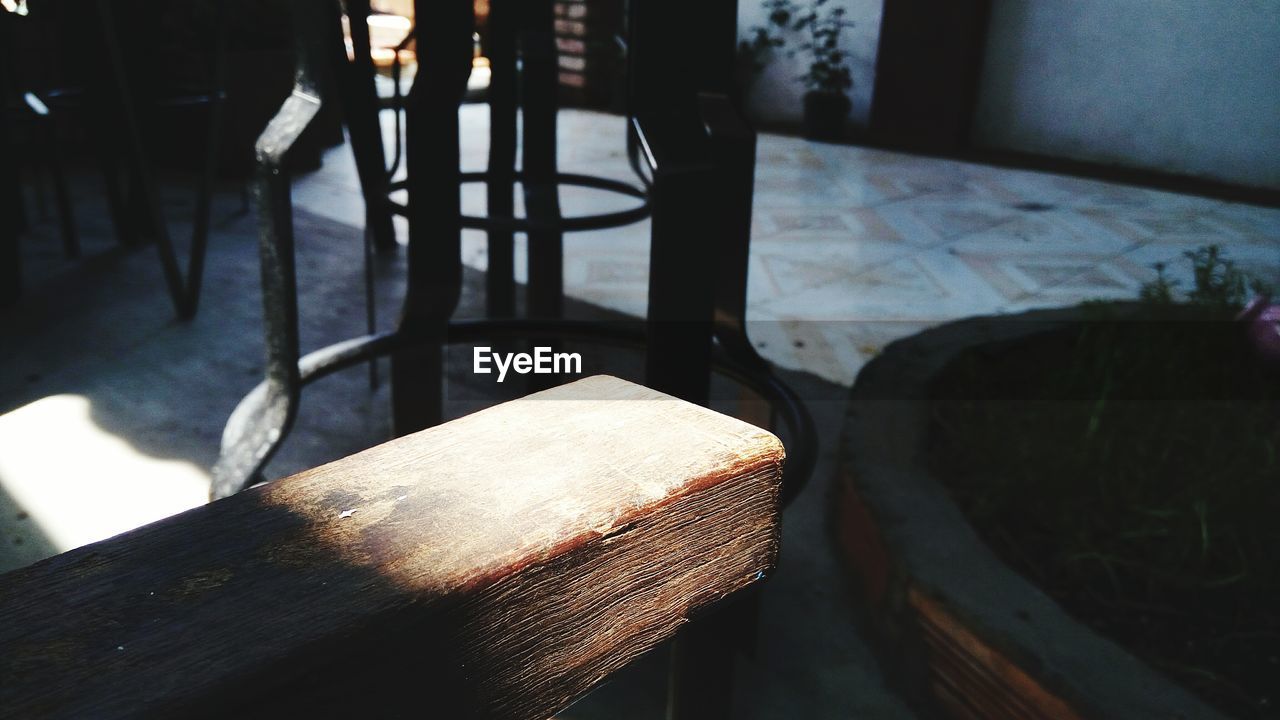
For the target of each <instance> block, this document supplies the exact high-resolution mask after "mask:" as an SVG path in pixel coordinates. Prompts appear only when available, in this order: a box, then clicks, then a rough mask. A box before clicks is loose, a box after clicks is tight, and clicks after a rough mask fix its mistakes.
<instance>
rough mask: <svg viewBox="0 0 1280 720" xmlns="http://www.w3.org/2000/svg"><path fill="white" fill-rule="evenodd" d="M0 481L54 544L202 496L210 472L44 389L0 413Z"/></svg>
mask: <svg viewBox="0 0 1280 720" xmlns="http://www.w3.org/2000/svg"><path fill="white" fill-rule="evenodd" d="M0 483H2V484H3V486H4V489H5V490H7V491H8V492H9V494H10V495H11V496H12V497H13V499H14V501H15V502H16V503H17V504H18V505H19V506H20V507H21V508H22V509H23V510H25V511H26V512H27V513H28V514H29V515H30V519H31V521H32V522H34V523H36V524H37V525H38V527H39V528H40V529H41V530H42V531H43V532H44V534H45V535H46V536H47V537H48V538H49V541H50V542H51V543H52V544H53V545H54V546H55V547H56V548H57V549H58V550H59V551H65V550H70V549H71V548H74V547H79V546H81V545H85V544H87V543H91V542H95V541H97V540H102V539H104V538H108V537H111V536H112V535H117V534H119V533H122V532H125V531H126V530H132V529H133V528H136V527H138V526H140V525H145V524H146V523H149V522H153V521H155V520H159V519H161V518H164V517H168V516H169V515H172V514H174V513H177V512H181V511H183V510H187V509H189V508H193V507H195V506H197V505H202V504H204V503H205V502H206V501H207V499H208V493H209V474H208V472H206V471H205V470H204V469H203V468H201V467H199V466H197V465H195V464H194V463H191V462H187V461H184V460H163V459H158V458H154V457H150V456H148V455H146V454H144V453H142V452H139V451H138V450H136V449H134V448H133V446H131V445H130V444H129V443H128V442H127V441H125V440H123V439H121V438H119V437H116V436H115V435H112V434H111V433H109V432H106V431H105V430H103V429H102V428H101V427H99V426H98V425H97V423H95V422H94V420H93V418H92V415H91V412H90V403H89V399H88V398H85V397H83V396H81V395H51V396H49V397H45V398H41V399H40V400H37V401H35V402H33V403H31V404H29V405H24V406H23V407H20V408H18V409H16V410H13V411H12V412H9V413H6V414H4V415H0Z"/></svg>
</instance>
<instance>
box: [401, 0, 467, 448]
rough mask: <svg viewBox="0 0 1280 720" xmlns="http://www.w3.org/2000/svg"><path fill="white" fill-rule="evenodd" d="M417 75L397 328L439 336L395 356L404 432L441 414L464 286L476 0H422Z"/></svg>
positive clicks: (410, 115) (410, 108)
mask: <svg viewBox="0 0 1280 720" xmlns="http://www.w3.org/2000/svg"><path fill="white" fill-rule="evenodd" d="M416 12H417V16H418V17H421V18H426V17H430V18H431V20H432V22H431V23H429V24H422V25H419V26H418V68H419V71H418V75H417V77H416V78H415V79H414V83H413V89H412V90H411V91H410V92H409V98H408V102H407V103H406V107H405V121H406V137H405V150H406V161H407V163H408V164H407V171H408V190H409V202H408V206H409V247H408V252H407V261H408V269H407V275H408V277H407V287H406V291H405V300H404V310H403V312H402V314H401V319H400V326H399V329H398V332H400V333H409V334H412V335H413V336H414V337H424V338H428V339H431V338H438V341H437V342H426V343H423V344H422V345H421V346H420V347H417V348H415V349H413V350H407V351H402V352H398V353H396V354H394V355H393V356H392V358H391V409H392V427H393V428H394V432H395V434H396V435H404V434H407V433H410V432H414V431H416V430H420V429H422V428H424V427H430V426H432V425H436V424H438V423H439V422H440V421H441V419H442V416H443V409H442V402H443V397H442V387H443V380H444V365H443V357H442V347H443V342H444V339H445V337H444V335H445V330H446V329H447V326H448V322H449V317H450V316H452V315H453V311H454V310H455V309H456V308H457V305H458V299H459V297H460V295H461V292H462V250H461V247H462V246H461V243H462V205H461V188H460V184H459V183H460V179H461V177H460V172H461V171H460V168H459V161H460V157H459V148H458V107H459V106H460V105H461V104H462V98H463V95H464V94H465V93H466V89H467V78H468V77H469V76H470V74H471V54H472V51H471V33H472V29H473V27H474V26H475V8H474V5H473V3H472V0H447V1H445V0H436V1H434V2H429V1H428V0H418V1H417V2H416Z"/></svg>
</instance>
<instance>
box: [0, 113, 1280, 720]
mask: <svg viewBox="0 0 1280 720" xmlns="http://www.w3.org/2000/svg"><path fill="white" fill-rule="evenodd" d="M462 113H463V118H462V120H463V121H462V127H463V129H464V152H463V162H464V165H465V166H466V167H467V169H480V168H482V167H483V166H484V162H485V155H486V143H485V136H486V134H487V116H486V112H485V108H484V107H483V106H479V105H468V106H465V107H464V108H463V110H462ZM622 131H623V122H622V120H621V119H620V118H617V117H614V116H609V115H602V114H596V113H588V112H565V113H563V114H562V116H561V122H560V134H561V138H562V143H561V145H560V154H561V161H562V169H563V170H565V171H578V172H590V173H593V174H599V175H605V176H610V177H616V178H619V179H629V178H630V170H629V168H628V166H627V163H626V161H625V158H624V155H623V142H622ZM92 180H93V179H92V178H90V182H89V185H87V187H91V188H95V189H94V190H90V191H87V197H84V198H82V199H78V200H77V202H78V203H79V205H78V207H79V208H80V211H79V213H78V214H79V220H80V222H81V223H82V224H81V230H82V233H81V234H82V238H83V240H84V242H85V245H86V257H85V258H84V259H82V260H79V261H75V262H68V261H66V260H64V259H62V258H61V256H60V254H59V252H58V249H57V248H58V244H57V233H56V227H55V226H54V224H53V223H52V222H46V223H44V224H42V225H41V226H39V227H37V228H35V229H34V231H33V237H31V238H29V242H27V244H26V250H27V253H28V256H29V259H31V260H33V262H32V263H31V265H30V266H29V267H28V268H27V269H28V270H29V271H30V272H29V273H28V279H29V281H30V283H29V284H30V286H31V287H30V288H29V291H28V295H27V297H26V298H24V301H23V303H22V304H21V305H19V306H18V307H16V308H13V309H10V310H6V311H0V570H2V569H7V568H11V567H16V566H20V565H22V564H25V563H29V562H33V561H35V560H36V559H38V558H40V557H43V556H46V555H49V554H52V553H54V552H57V551H60V550H65V549H68V548H70V547H73V546H75V545H78V544H82V543H84V542H88V541H91V540H94V539H98V538H101V537H106V536H109V535H111V534H114V533H116V532H120V531H123V530H126V529H128V528H130V527H133V526H136V525H138V524H140V523H143V522H146V521H149V520H151V519H155V518H157V517H161V516H163V515H165V514H168V513H171V512H174V511H175V510H179V509H182V508H185V507H190V506H192V505H195V504H199V503H200V502H202V501H203V498H204V497H205V488H206V486H207V482H208V468H209V466H210V465H211V464H212V462H213V460H214V458H215V457H216V453H217V447H218V434H219V433H220V431H221V428H222V426H223V423H224V422H225V420H226V417H227V415H228V414H229V413H230V411H231V409H232V407H233V406H234V404H235V402H236V400H237V398H238V397H239V396H240V394H242V393H244V392H247V391H248V390H249V388H251V387H252V385H253V384H254V383H255V382H257V380H258V378H260V377H261V373H262V367H261V362H262V360H261V357H262V350H261V346H260V343H261V338H260V335H259V332H260V331H259V328H260V326H261V314H260V309H259V300H258V296H257V287H256V283H257V280H256V273H257V269H256V266H255V265H256V249H255V241H254V238H253V229H252V228H253V219H252V218H251V217H249V216H246V215H241V214H238V198H237V197H236V195H235V193H234V188H227V189H224V192H221V193H220V194H219V195H218V196H217V198H216V202H215V207H214V217H215V229H214V236H213V239H212V242H211V245H210V259H209V264H208V276H207V278H206V287H205V295H204V299H203V306H202V308H201V312H200V315H199V316H197V318H196V319H195V320H193V321H192V322H190V323H180V322H176V321H174V320H173V316H172V311H171V309H170V307H169V306H168V304H167V302H166V298H165V297H164V295H163V291H162V290H161V287H162V285H161V280H160V277H159V272H158V269H157V267H156V264H155V259H154V256H153V254H152V253H151V251H150V249H149V248H137V249H132V250H121V249H118V248H115V247H114V245H113V243H112V241H111V238H110V232H109V230H108V229H107V228H106V225H105V220H103V218H104V216H105V210H104V207H103V206H102V203H101V202H100V201H99V200H98V199H95V197H93V194H92V193H93V192H98V190H96V188H97V187H98V186H97V185H93V184H92ZM171 194H172V193H171ZM174 199H175V200H176V199H177V196H176V194H174ZM183 199H184V201H185V202H186V205H185V206H180V205H178V204H177V203H176V202H175V203H170V206H171V207H170V210H173V211H175V212H174V213H173V214H175V215H181V214H183V213H186V212H189V210H190V198H189V197H187V196H185V195H184V197H183ZM294 200H295V205H296V209H297V211H298V212H297V220H296V222H297V227H298V233H299V249H298V252H299V278H300V280H299V285H300V293H301V294H302V297H301V298H300V304H301V306H302V314H303V320H304V323H303V328H302V336H303V339H302V341H303V345H304V347H305V348H307V349H311V348H315V347H319V346H322V345H324V344H327V343H328V342H332V341H334V340H336V339H339V338H345V337H349V336H351V335H353V334H356V333H358V332H360V331H361V330H360V326H361V324H362V322H363V308H362V307H360V304H359V302H358V300H352V298H359V297H360V296H361V295H360V283H361V280H362V275H361V273H360V261H359V245H358V242H356V241H355V240H354V238H358V233H359V231H358V230H357V229H356V227H353V226H360V225H362V224H363V218H364V210H363V203H362V201H361V199H360V196H359V185H358V182H357V180H356V174H355V169H354V164H353V163H352V161H351V157H350V153H349V151H348V150H347V149H345V148H338V149H336V150H334V151H332V152H330V153H329V154H328V155H327V156H326V158H325V164H324V167H323V169H321V170H320V171H318V172H315V173H311V174H309V175H305V176H302V177H299V178H297V179H296V182H295V188H294ZM627 202H628V201H627V200H625V199H621V200H620V199H618V198H615V197H613V196H609V195H604V194H602V193H597V192H593V191H582V190H566V191H565V192H564V193H563V194H562V204H563V206H564V208H565V210H566V212H567V213H569V214H583V213H588V212H598V211H600V210H604V209H612V208H616V207H621V206H624V205H625V204H626V203H627ZM518 204H519V197H518V196H517V205H518ZM464 206H465V207H466V209H467V210H468V212H474V213H479V212H483V209H484V193H483V188H482V187H480V186H478V185H476V186H468V187H467V188H466V189H465V192H464ZM330 220H336V221H339V222H338V223H333V222H328V221H330ZM399 229H400V233H401V235H402V236H403V235H404V234H405V227H404V226H403V224H401V225H400V226H399ZM175 235H176V236H178V237H184V236H185V235H184V233H182V232H181V231H175ZM647 236H648V225H647V223H641V224H638V225H635V226H632V227H628V228H624V229H621V230H613V231H604V232H589V233H578V234H573V235H570V236H568V237H567V239H566V247H565V258H566V260H565V262H566V267H565V278H566V283H567V290H568V293H569V295H571V296H572V297H574V298H577V299H580V300H584V301H587V302H590V303H594V304H596V305H600V306H604V307H606V308H610V309H614V310H619V311H623V312H626V313H630V314H634V315H643V314H644V311H645V305H646V294H647V274H648V237H647ZM1208 243H1219V244H1221V245H1223V246H1224V247H1225V248H1226V250H1227V252H1228V254H1229V255H1230V256H1231V257H1233V258H1235V259H1237V260H1238V261H1240V263H1241V264H1242V265H1243V266H1245V268H1246V269H1248V270H1250V271H1252V272H1254V273H1256V274H1258V275H1260V276H1263V277H1264V278H1265V279H1268V280H1271V281H1272V282H1275V281H1277V280H1280V210H1276V209H1263V208H1256V207H1250V206H1245V205H1236V204H1229V203H1224V202H1220V201H1213V200H1205V199H1201V198H1196V197H1189V196H1183V195H1176V194H1169V193H1160V192H1154V191H1149V190H1144V189H1138V188H1132V187H1124V186H1116V185H1110V184H1107V183H1101V182H1094V181H1088V180H1081V179H1076V178H1069V177H1058V176H1053V175H1047V174H1041V173H1032V172H1020V171H1010V170H1001V169H996V168H991V167H985V166H980V165H971V164H965V163H958V162H950V161H941V160H931V159H925V158H918V157H913V156H908V155H902V154H897V153H889V152H883V151H875V150H867V149H863V148H857V147H846V146H831V145H821V144H814V143H809V142H806V141H803V140H799V139H795V138H787V137H779V136H772V135H765V136H762V137H761V138H760V143H759V164H758V168H757V178H756V197H755V218H754V225H753V238H752V254H751V265H750V287H749V300H750V309H749V323H750V328H749V329H750V332H751V335H752V338H753V340H754V342H755V343H756V344H757V346H759V348H760V350H761V352H762V353H763V354H764V355H765V356H766V357H768V358H769V359H771V360H773V361H774V362H776V363H778V364H780V365H783V366H785V367H788V368H792V369H801V370H807V371H809V372H811V373H814V374H815V375H818V376H820V377H822V378H825V379H826V380H828V381H831V382H834V383H837V385H831V384H829V383H822V382H819V381H817V380H814V379H813V378H811V377H807V376H797V377H800V378H801V379H803V380H804V382H806V383H807V384H808V385H809V386H811V388H816V390H811V391H810V393H809V394H807V395H806V396H805V397H806V399H807V400H808V401H809V402H810V404H811V405H812V406H813V408H814V412H815V414H816V415H818V416H819V424H820V425H821V430H822V437H823V438H824V443H825V447H824V449H823V452H824V453H825V455H824V456H823V459H820V462H824V463H827V465H826V469H825V471H824V474H823V475H822V476H821V477H815V478H814V480H813V481H811V483H810V485H809V486H808V487H807V488H806V489H805V491H804V492H802V493H801V494H800V496H799V497H798V498H797V499H796V501H795V502H794V503H793V504H792V505H791V506H790V507H789V509H788V511H787V513H786V514H785V516H784V535H785V537H786V538H787V542H785V543H784V545H783V553H784V556H783V562H782V563H781V565H780V570H779V572H778V574H777V576H776V577H775V578H774V579H773V581H771V583H770V585H769V587H768V592H767V593H766V594H765V600H764V602H763V604H762V613H763V614H762V618H765V619H767V620H768V622H762V624H761V626H762V628H764V630H762V631H761V634H760V637H759V638H758V641H759V643H760V648H761V651H760V653H759V656H760V657H759V659H758V662H756V663H754V664H753V665H752V667H751V668H749V669H747V670H744V672H750V673H752V674H751V676H750V679H751V682H750V683H744V687H749V688H751V689H752V690H753V691H755V690H758V692H756V693H755V694H754V695H752V697H751V698H750V703H751V707H752V712H750V713H748V715H747V716H749V717H761V718H775V717H778V718H781V717H794V716H797V715H801V716H805V717H833V718H835V717H839V718H843V717H910V716H911V715H912V713H911V712H910V711H909V710H908V709H907V708H906V706H905V705H904V703H903V702H902V700H901V699H900V698H897V697H896V696H894V695H893V694H892V693H890V692H888V691H887V690H886V689H885V684H884V680H883V677H882V675H881V674H880V672H879V669H878V667H877V664H876V662H875V658H874V654H873V653H872V652H871V651H870V649H869V648H868V647H867V646H866V645H865V644H864V643H862V641H861V639H860V637H859V635H858V633H857V630H856V625H855V623H854V620H853V614H852V613H851V611H850V608H851V606H852V602H853V600H852V598H851V595H850V591H849V588H848V587H847V583H845V582H843V581H842V580H841V577H842V573H841V570H840V561H839V558H838V557H837V555H836V553H835V552H834V550H833V549H832V546H831V542H830V538H829V536H828V532H827V528H826V524H825V520H824V519H825V518H826V517H827V515H828V509H827V507H826V501H827V490H828V488H829V481H830V478H831V474H832V469H831V467H830V463H831V462H832V459H831V455H832V448H831V446H832V445H833V442H834V441H833V438H834V437H835V436H836V435H837V434H838V432H839V424H840V418H842V417H843V407H844V402H845V398H844V396H845V393H844V392H843V391H842V390H841V388H840V387H839V386H842V385H848V384H849V383H850V382H852V380H853V378H854V376H855V375H856V373H857V371H858V369H859V368H860V367H861V366H862V364H863V363H864V362H865V361H866V359H867V358H869V357H870V356H872V355H874V354H875V353H876V352H878V350H879V349H880V348H881V347H883V346H884V345H885V344H886V343H888V342H891V341H892V340H893V339H895V338H898V337H902V336H904V335H907V334H910V333H912V332H914V331H916V330H918V329H921V328H922V327H924V326H928V325H932V324H936V323H940V322H944V321H946V320H950V319H953V318H958V317H962V316H966V315H972V314H977V313H993V312H1011V311H1016V310H1020V309H1023V308H1030V307H1036V306H1052V305H1066V304H1071V303H1076V302H1079V301H1080V300H1084V299H1088V298H1092V297H1132V296H1134V295H1135V294H1136V292H1137V289H1138V287H1139V285H1140V284H1141V283H1142V282H1143V281H1144V280H1146V279H1148V278H1149V277H1150V276H1151V274H1152V273H1151V270H1150V268H1149V266H1150V264H1151V263H1153V262H1157V261H1165V260H1176V259H1177V258H1178V256H1179V255H1180V253H1182V252H1183V251H1185V250H1188V249H1192V248H1195V247H1198V246H1200V245H1204V244H1208ZM518 250H519V252H518V255H519V254H521V253H522V252H523V248H522V247H521V248H519V249H518ZM518 259H519V258H518ZM464 260H465V262H466V263H467V264H468V265H469V266H471V267H472V268H475V269H480V270H483V269H484V268H485V266H486V255H485V242H484V237H483V235H481V234H480V233H475V232H468V233H466V235H465V238H464ZM403 269H404V268H403V253H401V254H400V255H399V256H398V257H395V258H383V259H382V261H380V262H379V263H378V265H377V267H376V271H377V272H378V274H379V277H380V278H381V279H380V284H379V289H380V292H381V294H382V300H381V301H380V303H381V307H382V309H383V315H384V327H385V322H389V318H390V317H391V316H392V315H394V306H393V302H394V299H395V297H396V293H397V292H398V291H399V285H398V283H400V282H401V281H402V277H403ZM1173 270H1174V272H1173V275H1174V276H1175V277H1180V278H1182V280H1183V282H1184V283H1186V282H1188V278H1187V267H1186V265H1185V264H1183V265H1174V267H1173ZM519 279H523V276H521V277H520V278H519ZM473 280H474V277H473ZM475 285H477V286H478V283H475ZM473 295H474V296H471V297H468V298H466V299H465V300H466V302H464V305H466V306H467V307H472V308H475V307H479V306H480V302H479V298H478V292H475V293H473ZM325 393H332V394H331V395H329V396H325ZM385 405H386V390H385V386H383V389H382V390H380V391H378V392H376V393H371V392H370V391H369V390H368V387H367V385H366V384H365V378H364V376H363V374H362V372H361V371H351V372H350V373H348V374H346V375H344V374H339V375H335V376H333V377H331V378H327V379H326V380H324V381H322V382H321V383H317V384H316V385H315V386H313V387H312V388H309V395H308V397H307V398H306V399H304V402H303V411H302V417H300V419H299V425H298V427H297V428H296V429H295V430H294V432H293V434H292V436H291V439H290V442H289V443H286V448H285V450H283V451H282V453H281V456H278V457H277V459H276V460H275V461H273V464H272V466H271V468H270V470H272V471H275V472H271V473H269V475H270V476H273V477H274V476H278V475H282V474H286V473H288V472H292V471H296V470H299V469H301V468H304V467H309V466H311V465H314V464H316V463H318V462H323V461H325V460H328V459H332V457H334V456H340V455H343V454H347V453H349V452H352V451H354V450H355V449H359V447H364V446H366V445H365V444H361V443H366V441H368V442H377V441H378V440H376V439H375V440H369V438H382V437H385V436H386V434H387V427H386V416H385ZM344 406H345V407H348V408H349V409H350V410H352V412H350V413H334V412H330V411H329V410H330V408H331V407H344ZM353 416H354V417H353ZM19 506H24V507H25V509H23V508H22V507H19ZM650 670H653V672H651V673H650V676H651V679H652V678H656V686H655V687H656V689H651V690H647V691H644V692H641V693H639V694H635V693H633V694H632V695H630V696H628V695H627V694H626V692H623V693H622V697H624V698H627V697H629V698H630V699H628V700H627V701H626V702H625V703H622V704H620V703H619V702H618V701H617V696H612V698H613V699H609V698H610V697H611V696H609V695H607V694H606V695H603V696H601V697H602V698H604V699H602V700H601V701H600V704H599V705H598V706H596V707H595V708H594V709H592V706H591V704H590V703H589V702H588V703H585V704H583V705H579V706H575V708H574V712H576V713H578V714H577V715H573V717H622V715H619V711H618V708H619V707H623V706H626V707H629V708H630V714H629V715H626V717H648V716H657V715H659V714H661V709H660V708H658V709H657V710H656V711H654V712H649V709H647V708H646V706H644V704H643V703H638V704H637V703H633V702H631V700H632V699H634V698H636V697H643V698H646V699H647V700H649V701H653V700H655V699H656V701H657V703H658V704H659V705H660V704H661V686H662V678H661V673H662V668H661V666H660V664H659V666H657V667H655V668H650ZM623 684H624V683H618V685H623ZM593 697H595V696H593Z"/></svg>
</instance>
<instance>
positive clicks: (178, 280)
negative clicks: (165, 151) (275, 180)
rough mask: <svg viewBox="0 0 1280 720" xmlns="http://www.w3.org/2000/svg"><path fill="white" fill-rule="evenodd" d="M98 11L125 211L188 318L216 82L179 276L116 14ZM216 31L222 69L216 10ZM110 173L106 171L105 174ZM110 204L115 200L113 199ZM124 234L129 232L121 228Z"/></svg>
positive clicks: (204, 212)
mask: <svg viewBox="0 0 1280 720" xmlns="http://www.w3.org/2000/svg"><path fill="white" fill-rule="evenodd" d="M97 11H98V17H99V21H100V23H101V30H102V36H103V40H104V43H105V46H106V50H107V63H108V65H109V71H108V72H109V75H110V76H111V80H112V83H113V85H114V88H113V89H114V91H115V94H116V100H117V110H118V112H119V115H120V119H121V121H122V124H123V130H124V136H125V137H124V145H125V147H126V157H127V159H128V165H129V168H128V171H129V178H130V188H129V190H130V193H129V201H130V203H129V204H130V205H131V206H132V207H130V208H129V211H131V212H135V211H136V215H138V216H140V217H136V218H131V219H136V220H138V221H139V224H138V229H140V230H144V231H145V232H148V233H150V234H151V236H152V237H153V239H154V240H155V243H156V251H157V253H158V254H159V256H160V267H161V269H162V270H163V271H164V279H165V284H166V286H167V287H168V289H169V297H170V298H171V299H172V300H173V305H174V309H175V310H176V311H177V315H178V318H179V319H182V320H189V319H191V318H192V317H194V316H195V313H196V308H197V305H198V303H199V292H200V281H201V277H202V276H203V272H204V256H205V250H206V246H207V240H208V231H209V204H210V197H209V196H210V194H211V193H212V181H213V178H212V174H213V172H214V168H215V166H216V161H217V138H218V134H219V129H220V118H221V105H222V102H221V97H220V93H221V88H219V89H218V90H216V91H215V98H214V101H213V106H212V107H211V108H210V120H209V135H208V137H207V138H206V156H205V167H204V171H203V175H202V177H201V185H200V189H199V195H198V197H197V202H196V214H195V218H194V228H193V236H192V242H191V259H190V261H189V264H188V266H187V275H186V277H185V278H184V277H183V272H182V268H181V266H180V265H179V263H178V257H177V253H176V252H175V250H174V246H173V240H172V238H171V237H170V236H169V229H168V226H167V225H166V224H165V221H164V214H163V212H162V210H161V205H160V196H159V193H158V191H157V187H156V184H155V178H154V177H153V176H152V174H151V167H150V163H149V161H148V159H147V157H146V152H145V150H144V148H143V143H142V134H141V132H142V131H141V128H140V127H139V123H138V117H137V112H136V108H135V107H134V102H133V95H132V93H131V92H130V87H129V79H128V75H127V69H126V68H125V66H124V58H123V57H122V55H121V48H120V42H119V37H118V35H117V34H116V29H115V17H114V13H113V11H112V9H111V3H110V2H109V0H98V3H97ZM218 25H219V28H218V29H217V30H216V33H217V41H216V45H217V48H218V49H217V51H216V60H215V66H216V67H217V68H218V69H216V70H215V73H221V72H222V71H221V69H220V68H221V64H222V54H223V50H222V45H223V41H222V33H223V30H222V29H221V28H222V25H223V23H222V21H221V12H220V13H219V21H218ZM110 174H113V173H110V172H109V175H110ZM111 192H113V191H112V188H111V180H110V179H109V180H108V193H111ZM113 204H114V203H113ZM125 237H131V235H129V234H126V235H125Z"/></svg>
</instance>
